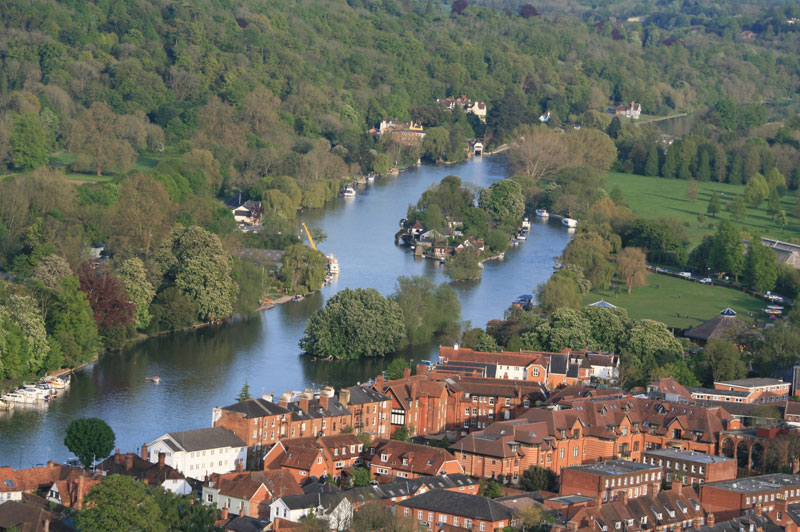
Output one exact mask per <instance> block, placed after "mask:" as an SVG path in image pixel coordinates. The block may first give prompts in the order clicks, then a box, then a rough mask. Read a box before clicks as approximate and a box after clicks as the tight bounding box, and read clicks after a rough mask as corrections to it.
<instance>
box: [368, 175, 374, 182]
mask: <svg viewBox="0 0 800 532" xmlns="http://www.w3.org/2000/svg"><path fill="white" fill-rule="evenodd" d="M374 182H375V174H369V175H368V176H367V183H374Z"/></svg>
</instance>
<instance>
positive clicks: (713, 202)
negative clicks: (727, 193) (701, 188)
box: [706, 192, 722, 216]
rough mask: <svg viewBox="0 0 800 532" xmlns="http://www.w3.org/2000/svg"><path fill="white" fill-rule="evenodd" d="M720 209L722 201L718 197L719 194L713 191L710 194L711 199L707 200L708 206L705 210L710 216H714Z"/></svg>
mask: <svg viewBox="0 0 800 532" xmlns="http://www.w3.org/2000/svg"><path fill="white" fill-rule="evenodd" d="M720 210H722V202H721V201H720V199H719V194H718V193H717V192H714V193H713V194H711V199H710V200H708V208H707V209H706V212H707V213H708V214H710V215H711V216H716V215H717V213H718V212H719V211H720Z"/></svg>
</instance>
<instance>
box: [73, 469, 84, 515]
mask: <svg viewBox="0 0 800 532" xmlns="http://www.w3.org/2000/svg"><path fill="white" fill-rule="evenodd" d="M83 482H84V476H83V475H81V476H79V477H78V493H77V496H76V497H75V502H76V506H77V508H78V510H83Z"/></svg>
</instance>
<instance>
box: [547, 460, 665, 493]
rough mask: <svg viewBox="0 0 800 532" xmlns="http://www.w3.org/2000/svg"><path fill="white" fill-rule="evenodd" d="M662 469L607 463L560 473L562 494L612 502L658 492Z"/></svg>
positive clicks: (564, 470)
mask: <svg viewBox="0 0 800 532" xmlns="http://www.w3.org/2000/svg"><path fill="white" fill-rule="evenodd" d="M661 475H662V472H661V467H659V466H652V465H649V464H644V463H638V462H628V461H625V460H608V461H605V462H597V463H595V464H587V465H582V466H572V467H565V468H563V469H562V470H561V492H560V493H561V495H583V496H585V497H592V498H594V499H598V500H601V501H602V502H607V501H614V500H617V499H620V498H622V497H626V498H628V499H635V498H637V497H643V496H645V495H648V494H649V495H656V494H658V492H659V491H661Z"/></svg>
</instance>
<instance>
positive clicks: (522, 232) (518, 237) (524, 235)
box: [517, 231, 528, 240]
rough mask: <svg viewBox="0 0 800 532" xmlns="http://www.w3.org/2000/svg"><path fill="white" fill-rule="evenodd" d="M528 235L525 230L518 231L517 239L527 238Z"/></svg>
mask: <svg viewBox="0 0 800 532" xmlns="http://www.w3.org/2000/svg"><path fill="white" fill-rule="evenodd" d="M527 239H528V236H527V235H526V234H525V232H524V231H520V232H519V233H517V240H527Z"/></svg>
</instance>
